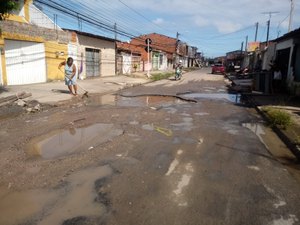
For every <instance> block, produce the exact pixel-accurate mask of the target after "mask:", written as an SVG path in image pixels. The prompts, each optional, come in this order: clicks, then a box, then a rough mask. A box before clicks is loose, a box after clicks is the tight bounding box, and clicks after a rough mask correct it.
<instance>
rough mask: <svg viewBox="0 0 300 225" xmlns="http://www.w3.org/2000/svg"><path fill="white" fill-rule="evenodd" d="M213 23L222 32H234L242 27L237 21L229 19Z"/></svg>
mask: <svg viewBox="0 0 300 225" xmlns="http://www.w3.org/2000/svg"><path fill="white" fill-rule="evenodd" d="M214 25H215V27H216V28H217V29H218V31H219V32H220V33H222V34H225V33H231V32H235V31H237V30H239V29H240V28H241V27H242V26H241V25H240V24H239V23H233V22H231V21H216V22H214Z"/></svg>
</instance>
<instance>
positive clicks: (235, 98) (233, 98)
mask: <svg viewBox="0 0 300 225" xmlns="http://www.w3.org/2000/svg"><path fill="white" fill-rule="evenodd" d="M181 97H183V98H188V99H190V98H192V99H196V100H200V99H212V100H227V101H230V102H232V103H235V104H241V103H243V102H242V98H241V97H242V96H241V94H228V93H189V94H184V95H181Z"/></svg>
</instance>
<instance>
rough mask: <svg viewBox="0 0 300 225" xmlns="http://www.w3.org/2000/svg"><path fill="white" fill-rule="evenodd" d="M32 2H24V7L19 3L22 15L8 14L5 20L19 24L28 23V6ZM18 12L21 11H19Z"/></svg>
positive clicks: (30, 0)
mask: <svg viewBox="0 0 300 225" xmlns="http://www.w3.org/2000/svg"><path fill="white" fill-rule="evenodd" d="M32 3H33V1H32V0H24V5H23V3H21V6H20V7H23V12H24V15H23V16H21V15H16V14H10V15H9V16H8V18H7V20H12V21H16V22H20V23H28V22H29V20H30V13H29V5H30V4H32ZM19 10H20V11H21V10H22V9H19Z"/></svg>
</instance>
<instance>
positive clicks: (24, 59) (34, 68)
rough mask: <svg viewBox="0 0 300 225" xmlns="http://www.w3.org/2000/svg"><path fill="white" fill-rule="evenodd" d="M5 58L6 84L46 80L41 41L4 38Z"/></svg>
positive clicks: (43, 51) (43, 49)
mask: <svg viewBox="0 0 300 225" xmlns="http://www.w3.org/2000/svg"><path fill="white" fill-rule="evenodd" d="M5 59H6V74H7V84H8V85H20V84H34V83H42V82H46V80H47V79H46V60H45V47H44V44H43V43H36V42H29V41H13V40H5Z"/></svg>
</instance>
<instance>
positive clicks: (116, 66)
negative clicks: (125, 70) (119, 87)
mask: <svg viewBox="0 0 300 225" xmlns="http://www.w3.org/2000/svg"><path fill="white" fill-rule="evenodd" d="M114 31H115V74H116V75H118V46H117V38H118V34H117V23H115V25H114Z"/></svg>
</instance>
